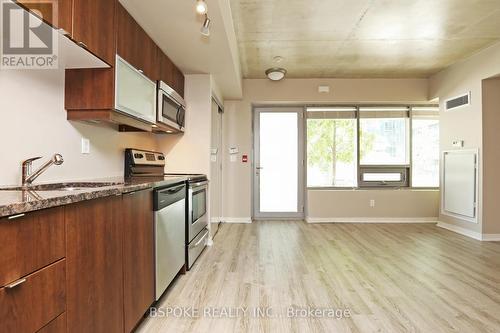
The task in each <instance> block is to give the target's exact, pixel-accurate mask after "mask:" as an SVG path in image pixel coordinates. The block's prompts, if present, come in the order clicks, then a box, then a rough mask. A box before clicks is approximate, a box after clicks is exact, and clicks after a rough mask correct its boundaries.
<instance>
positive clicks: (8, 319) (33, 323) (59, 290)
mask: <svg viewBox="0 0 500 333" xmlns="http://www.w3.org/2000/svg"><path fill="white" fill-rule="evenodd" d="M64 265H65V264H64V259H63V260H60V261H58V262H56V263H55V264H52V265H50V266H47V267H45V268H43V269H41V270H39V271H36V272H35V273H33V274H30V275H28V276H25V277H24V278H23V279H21V280H19V281H17V282H15V283H13V284H11V285H7V286H5V287H3V288H0V332H16V333H25V332H26V333H29V332H37V331H38V330H39V329H41V328H42V327H44V326H45V325H47V324H48V323H50V322H51V321H52V320H53V319H55V318H57V316H59V315H60V314H61V313H63V312H64V309H65V302H66V294H65V287H66V284H65V266H64Z"/></svg>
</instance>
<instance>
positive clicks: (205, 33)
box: [200, 14, 211, 36]
mask: <svg viewBox="0 0 500 333" xmlns="http://www.w3.org/2000/svg"><path fill="white" fill-rule="evenodd" d="M210 22H211V21H210V19H209V18H208V15H207V14H205V22H203V26H202V27H201V30H200V32H201V34H202V35H203V36H210Z"/></svg>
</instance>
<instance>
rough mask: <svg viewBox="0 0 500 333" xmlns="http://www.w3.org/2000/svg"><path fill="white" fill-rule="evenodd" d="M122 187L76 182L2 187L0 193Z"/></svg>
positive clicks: (113, 184)
mask: <svg viewBox="0 0 500 333" xmlns="http://www.w3.org/2000/svg"><path fill="white" fill-rule="evenodd" d="M117 185H123V183H118V182H96V183H92V182H78V183H55V184H40V185H29V186H17V187H15V186H14V187H3V188H0V191H78V190H87V189H92V188H100V187H108V186H117Z"/></svg>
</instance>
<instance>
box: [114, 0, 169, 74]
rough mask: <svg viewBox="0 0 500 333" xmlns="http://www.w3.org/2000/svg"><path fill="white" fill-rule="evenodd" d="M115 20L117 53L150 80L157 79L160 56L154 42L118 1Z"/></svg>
mask: <svg viewBox="0 0 500 333" xmlns="http://www.w3.org/2000/svg"><path fill="white" fill-rule="evenodd" d="M116 20H117V54H118V55H119V56H120V57H122V58H123V59H125V60H126V61H127V62H128V63H130V64H131V65H132V66H134V67H135V68H136V69H138V70H139V71H142V72H143V73H144V74H145V75H146V76H147V77H148V78H149V79H151V80H152V81H156V80H158V79H159V76H160V58H159V54H158V49H157V46H156V44H155V42H154V41H153V40H152V39H151V38H150V37H149V36H148V34H147V33H146V32H145V31H144V30H143V29H142V28H141V26H140V25H139V24H138V23H137V22H136V21H135V20H134V18H133V17H132V16H131V15H130V14H129V13H128V12H127V10H126V9H125V8H124V7H123V6H122V5H121V4H120V3H118V4H117V6H116Z"/></svg>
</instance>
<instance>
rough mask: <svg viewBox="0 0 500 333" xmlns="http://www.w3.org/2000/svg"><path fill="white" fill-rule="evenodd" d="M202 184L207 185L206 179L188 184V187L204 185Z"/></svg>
mask: <svg viewBox="0 0 500 333" xmlns="http://www.w3.org/2000/svg"><path fill="white" fill-rule="evenodd" d="M204 185H208V180H205V181H203V182H199V183H193V184H189V187H190V188H196V187H201V186H204Z"/></svg>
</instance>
